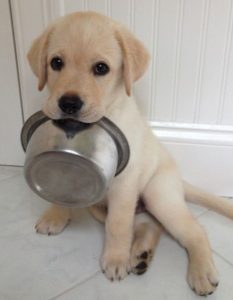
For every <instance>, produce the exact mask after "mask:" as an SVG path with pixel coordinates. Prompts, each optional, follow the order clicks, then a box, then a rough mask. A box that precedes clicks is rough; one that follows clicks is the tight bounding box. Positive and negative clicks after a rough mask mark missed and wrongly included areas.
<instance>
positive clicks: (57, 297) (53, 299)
mask: <svg viewBox="0 0 233 300" xmlns="http://www.w3.org/2000/svg"><path fill="white" fill-rule="evenodd" d="M100 273H101V272H100V270H98V271H96V272H95V273H94V274H92V275H91V276H90V277H87V278H85V279H83V280H82V281H80V282H78V283H77V284H75V285H73V286H72V287H69V288H67V289H66V290H64V291H63V292H61V293H59V294H58V295H56V296H54V297H51V298H49V300H56V299H59V297H60V296H62V295H65V294H66V293H67V292H69V291H72V290H73V289H75V288H77V287H79V286H80V285H82V284H85V283H86V282H88V281H90V280H91V279H93V278H95V277H96V276H97V275H98V274H100Z"/></svg>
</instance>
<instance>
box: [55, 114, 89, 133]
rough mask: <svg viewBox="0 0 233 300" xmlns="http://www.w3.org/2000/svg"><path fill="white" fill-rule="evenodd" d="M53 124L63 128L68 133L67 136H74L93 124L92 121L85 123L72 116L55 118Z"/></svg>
mask: <svg viewBox="0 0 233 300" xmlns="http://www.w3.org/2000/svg"><path fill="white" fill-rule="evenodd" d="M53 124H54V125H55V126H56V127H58V128H60V129H62V130H63V131H64V132H65V133H66V136H67V138H73V137H74V136H75V135H76V134H77V133H78V132H80V131H82V130H84V129H87V128H89V127H90V126H91V125H92V124H91V123H83V122H80V121H77V120H75V119H70V118H66V119H57V120H53Z"/></svg>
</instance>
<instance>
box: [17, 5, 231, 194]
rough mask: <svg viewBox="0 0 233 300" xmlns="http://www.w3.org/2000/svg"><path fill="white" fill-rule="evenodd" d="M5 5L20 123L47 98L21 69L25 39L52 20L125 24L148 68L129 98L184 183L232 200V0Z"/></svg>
mask: <svg viewBox="0 0 233 300" xmlns="http://www.w3.org/2000/svg"><path fill="white" fill-rule="evenodd" d="M11 4H12V13H13V19H14V29H15V37H16V44H17V57H18V63H19V72H20V82H21V88H22V101H23V109H24V118H27V117H28V116H29V115H30V114H32V113H33V112H34V111H35V110H38V109H40V107H41V103H42V101H44V99H45V97H46V92H43V93H42V94H40V93H39V92H37V91H36V87H37V83H36V79H35V78H34V77H33V75H32V73H31V71H30V70H29V66H28V64H27V61H26V53H27V51H28V49H29V46H30V44H31V41H32V39H33V38H35V37H36V36H37V35H38V34H39V32H41V30H42V29H43V28H44V27H45V26H46V25H47V24H48V23H49V22H50V21H51V20H52V19H54V18H56V17H57V16H60V15H64V14H66V13H69V12H72V11H75V10H95V11H99V12H101V13H104V14H107V15H109V16H111V17H113V18H115V19H117V20H120V21H121V22H123V23H125V24H126V25H127V26H128V27H130V28H131V30H132V31H133V32H134V33H135V34H136V35H137V36H138V37H139V38H140V39H141V40H142V41H143V42H144V43H145V45H146V46H147V47H148V49H149V50H150V52H151V65H150V67H149V70H148V72H147V73H146V75H145V76H144V77H143V79H142V80H140V81H139V82H138V83H137V84H136V86H135V93H136V95H137V99H138V103H139V105H140V107H141V109H142V111H143V112H144V113H145V115H146V116H147V118H148V120H149V121H151V122H152V123H151V125H152V126H153V128H154V130H155V131H156V132H157V133H158V135H159V136H160V137H161V139H162V140H163V141H164V142H165V143H166V145H167V146H168V147H169V149H170V150H171V152H172V153H173V154H174V155H175V157H176V158H177V160H178V161H179V163H180V166H181V169H182V171H183V173H184V175H185V177H188V178H190V179H191V180H192V181H194V182H196V183H198V184H199V185H201V186H204V187H206V188H208V189H212V190H214V191H215V192H217V193H221V194H225V195H229V194H233V84H232V82H233V45H232V43H233V39H232V34H233V32H232V28H233V1H232V0H145V1H141V0H65V1H64V0H20V1H18V0H11ZM210 153H211V154H210ZM209 173H211V174H210V175H211V176H208V174H209ZM208 177H209V178H208ZM207 179H209V181H208V180H207Z"/></svg>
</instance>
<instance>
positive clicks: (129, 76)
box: [116, 27, 150, 96]
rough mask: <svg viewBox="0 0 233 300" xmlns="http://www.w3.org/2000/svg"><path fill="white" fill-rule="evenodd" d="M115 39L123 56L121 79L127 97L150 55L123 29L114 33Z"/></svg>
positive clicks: (146, 64) (120, 28) (145, 66)
mask: <svg viewBox="0 0 233 300" xmlns="http://www.w3.org/2000/svg"><path fill="white" fill-rule="evenodd" d="M116 38H117V40H118V43H119V45H120V47H121V50H122V54H123V77H124V82H125V89H126V93H127V95H128V96H130V95H131V88H132V83H133V82H134V81H136V80H138V79H139V78H140V77H141V76H142V75H143V74H144V73H145V71H146V69H147V66H148V63H149V59H150V55H149V53H148V51H147V50H146V48H145V47H144V45H143V44H142V42H140V41H139V40H138V39H137V38H135V36H134V35H133V34H132V33H131V32H130V31H128V30H127V29H126V28H124V27H119V28H118V29H117V31H116Z"/></svg>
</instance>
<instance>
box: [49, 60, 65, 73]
mask: <svg viewBox="0 0 233 300" xmlns="http://www.w3.org/2000/svg"><path fill="white" fill-rule="evenodd" d="M50 66H51V68H52V69H53V70H54V71H61V69H62V68H63V67H64V62H63V60H62V59H61V58H60V57H58V56H56V57H54V58H52V60H51V62H50Z"/></svg>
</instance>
